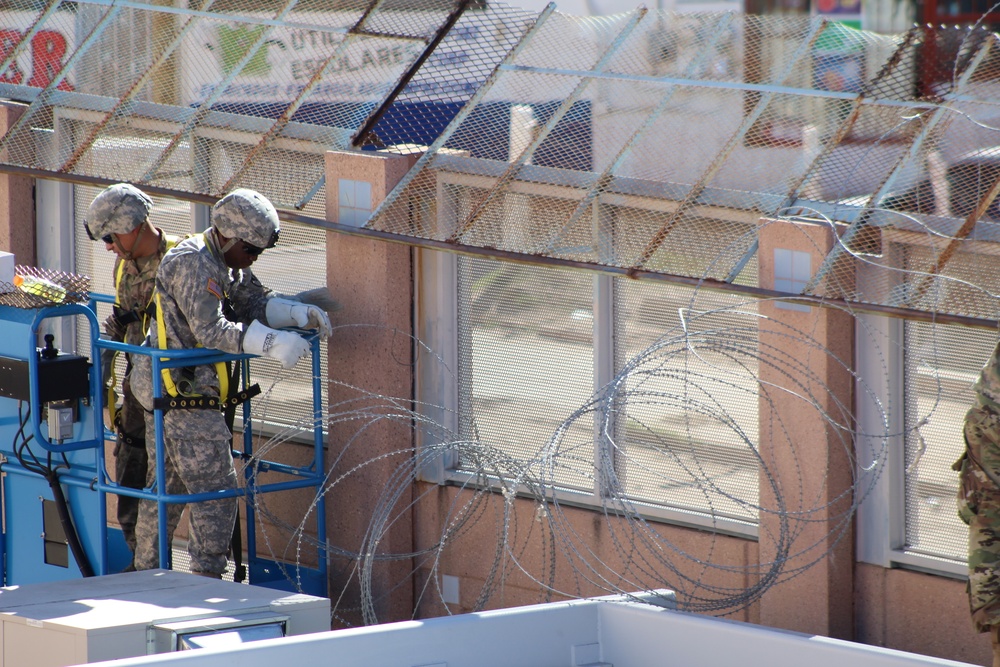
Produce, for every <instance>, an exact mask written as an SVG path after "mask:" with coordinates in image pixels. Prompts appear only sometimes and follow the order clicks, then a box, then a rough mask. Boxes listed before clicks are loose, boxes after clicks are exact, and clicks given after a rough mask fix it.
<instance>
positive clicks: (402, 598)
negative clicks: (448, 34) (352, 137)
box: [326, 152, 419, 625]
mask: <svg viewBox="0 0 1000 667" xmlns="http://www.w3.org/2000/svg"><path fill="white" fill-rule="evenodd" d="M418 157H419V155H406V156H400V155H397V154H390V153H382V152H358V153H347V152H344V153H341V152H330V153H327V154H326V187H327V194H326V207H327V208H326V217H327V220H331V221H333V222H340V223H341V224H352V225H356V226H360V225H361V224H363V222H364V220H365V219H366V218H367V215H366V213H365V211H366V210H370V209H374V208H375V207H376V206H378V204H379V203H380V202H381V201H382V200H383V199H385V197H386V195H387V194H388V193H389V191H390V190H391V189H392V188H393V186H395V185H396V183H398V182H399V180H400V179H401V178H402V177H403V176H404V175H405V174H406V172H407V171H408V170H409V169H410V168H411V167H412V166H413V164H414V163H415V162H416V160H417V158H418ZM342 179H343V180H342ZM342 193H343V201H342V196H341V195H342ZM327 285H328V287H329V288H330V291H331V293H332V294H333V296H334V298H336V299H337V300H338V301H340V303H341V304H342V305H343V308H342V309H341V310H340V311H339V312H338V313H337V314H336V316H335V322H334V326H335V330H334V333H333V336H331V338H330V343H329V346H330V347H329V378H330V383H329V399H328V400H329V403H328V404H329V405H330V406H331V412H333V413H335V414H340V415H343V414H347V413H353V418H351V419H343V420H338V419H334V420H332V422H331V425H330V430H329V440H328V448H329V451H328V461H330V462H331V465H333V467H334V470H333V478H337V477H338V476H339V475H344V474H346V473H348V471H350V474H349V475H348V476H347V477H345V478H344V479H343V481H340V482H338V483H337V484H335V485H334V486H333V488H332V489H331V491H330V492H329V493H328V494H327V503H328V504H327V508H328V509H327V515H328V517H329V519H328V536H329V540H330V542H331V543H332V544H334V545H336V546H337V547H339V548H342V549H345V550H348V551H350V552H358V551H360V550H362V549H366V550H369V551H374V553H375V554H379V553H391V554H405V553H408V552H410V551H412V549H413V536H412V530H413V529H412V523H413V522H412V518H411V516H410V515H411V511H410V509H409V503H410V498H411V490H410V489H409V488H407V489H406V490H405V492H402V493H401V494H400V495H399V497H398V500H396V502H395V503H394V504H393V505H392V507H391V508H389V509H388V510H387V508H386V507H383V506H382V503H383V502H384V500H385V495H384V494H386V493H387V492H393V491H397V490H398V489H399V488H400V485H401V484H405V483H407V480H409V479H410V476H409V472H408V466H409V465H410V464H411V463H412V454H411V451H412V447H413V429H412V428H411V425H410V423H409V420H408V419H405V417H404V418H403V419H401V420H398V419H388V420H378V419H377V417H376V415H379V414H382V413H384V412H386V410H385V409H384V408H385V406H386V405H387V402H386V401H385V400H384V399H382V398H380V397H382V396H384V397H392V398H396V399H402V400H403V401H404V404H403V407H404V408H409V407H410V405H409V401H410V399H411V396H412V386H413V374H412V370H413V369H412V332H413V322H412V307H413V261H412V251H411V249H410V247H409V246H406V245H403V244H397V243H386V242H383V241H377V240H372V239H365V238H358V237H352V236H347V235H344V234H336V233H333V232H331V233H329V234H328V235H327ZM390 411H391V412H396V413H399V412H400V411H399V410H390ZM380 455H385V456H384V457H383V458H382V459H379V458H378V457H379V456H380ZM368 462H371V463H368ZM356 466H360V467H357V468H356ZM380 511H381V512H382V515H381V516H382V518H383V523H381V524H378V525H380V526H381V527H383V528H384V530H382V531H379V533H380V534H377V535H373V534H370V533H369V532H368V531H369V528H370V527H371V526H372V523H373V519H375V518H377V517H376V516H375V515H376V513H378V512H380ZM386 511H387V514H388V517H391V518H386ZM375 539H377V540H378V543H377V544H375V543H374V542H373V540H375ZM372 564H373V569H372V577H371V582H370V586H371V589H370V594H371V595H372V597H373V598H374V602H375V604H374V611H375V613H376V614H377V615H378V620H379V621H383V622H384V621H393V620H401V619H409V618H411V615H412V610H413V597H412V585H411V583H410V582H409V578H410V573H411V571H412V563H411V562H410V561H409V560H400V561H389V562H385V561H379V560H377V556H376V560H374V561H372ZM362 565H363V563H357V562H352V561H349V560H347V559H344V558H339V557H337V556H336V555H334V556H333V558H332V560H331V580H332V581H331V586H330V590H341V589H342V588H343V587H344V585H345V584H350V587H349V591H350V592H349V594H350V595H355V594H358V593H359V589H358V585H357V584H358V577H359V576H361V575H360V570H361V566H362ZM400 584H402V585H400ZM341 606H342V607H351V606H353V605H352V604H350V603H346V602H345V601H341ZM346 620H348V621H350V622H352V623H360V622H361V619H360V618H351V619H346ZM334 624H335V625H336V624H337V621H336V620H335V621H334Z"/></svg>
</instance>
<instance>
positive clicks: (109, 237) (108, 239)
mask: <svg viewBox="0 0 1000 667" xmlns="http://www.w3.org/2000/svg"><path fill="white" fill-rule="evenodd" d="M83 228H84V229H86V230H87V236H89V237H90V240H91V241H96V240H97V237H96V236H94V232H92V231H90V225H88V224H87V221H86V220H84V221H83ZM101 240H102V241H104V242H105V243H109V244H110V243H114V242H115V237H114V236H112V235H111V234H105V235H104V236H102V237H101Z"/></svg>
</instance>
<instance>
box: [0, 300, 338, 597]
mask: <svg viewBox="0 0 1000 667" xmlns="http://www.w3.org/2000/svg"><path fill="white" fill-rule="evenodd" d="M98 303H114V299H113V298H112V297H110V296H107V295H102V294H91V301H90V303H89V304H87V305H82V304H65V305H59V306H52V307H48V308H42V309H39V310H38V312H37V314H36V316H35V318H34V320H33V322H32V324H31V332H32V334H33V335H34V336H33V340H34V339H36V338H37V335H38V332H39V329H40V326H41V323H42V322H43V321H44V320H46V319H51V318H60V317H69V316H83V317H84V318H86V319H87V321H88V323H89V326H90V334H91V335H90V343H91V359H92V363H93V368H92V372H91V374H90V399H91V400H90V402H89V409H90V410H91V411H92V412H93V432H92V433H89V432H88V433H82V434H81V439H79V440H72V441H65V442H60V443H53V442H51V441H50V440H49V438H48V436H47V434H45V433H43V432H42V429H41V422H42V420H41V419H40V418H37V419H33V420H32V423H31V429H32V435H33V437H34V439H35V440H36V441H37V442H38V443H39V444H40V445H41V446H42V447H43V448H44V449H46V450H48V451H49V452H59V453H67V452H72V451H78V450H82V449H87V448H92V449H95V450H97V451H98V452H103V447H104V444H105V442H106V441H109V440H114V438H115V433H114V432H113V431H110V430H108V429H107V427H106V426H105V424H104V393H105V391H106V389H105V387H104V383H103V377H104V376H103V372H102V367H101V364H102V360H101V351H102V350H105V349H108V350H113V351H116V352H120V353H127V354H143V355H147V356H150V357H151V358H152V376H153V378H157V379H159V378H161V377H162V375H161V370H163V369H168V368H177V367H182V366H196V365H205V364H215V363H217V362H232V363H240V364H242V368H241V371H242V372H241V374H240V377H241V378H242V383H243V387H246V386H248V385H249V381H248V379H249V370H250V367H249V360H250V359H251V358H254V356H255V355H250V354H227V353H223V352H219V351H217V350H206V349H196V350H161V349H155V348H149V347H142V346H135V345H128V344H125V343H120V342H116V341H111V340H107V339H103V338H101V337H100V326H99V324H98V320H97V314H96V313H97V304H98ZM301 333H302V334H303V336H304V337H306V338H307V340H309V343H310V349H311V352H312V357H311V358H312V376H313V424H312V426H313V428H312V431H313V449H314V452H313V457H312V461H311V463H310V464H309V465H306V466H294V465H289V464H287V463H282V462H279V461H270V460H264V459H260V460H257V461H253V437H254V434H253V428H252V414H251V401H250V400H247V401H245V402H244V403H243V404H242V409H243V424H244V428H243V449H242V450H236V449H234V450H233V455H234V456H235V457H238V458H240V459H241V460H244V461H253V464H252V465H246V466H244V477H245V482H246V483H245V486H244V487H242V488H239V487H238V488H232V489H224V490H220V491H215V492H210V493H193V494H169V493H163V492H162V491H161V490H163V489H165V488H166V473H165V470H164V465H163V462H164V460H165V456H164V443H163V411H162V410H160V409H156V410H155V411H154V413H155V419H154V421H155V425H156V433H155V445H156V481H155V484H154V485H153V486H151V487H148V488H144V489H133V488H129V487H125V486H121V485H120V484H118V483H117V482H115V481H114V480H113V479H112V476H111V475H109V474H108V471H107V467H106V464H105V458H104V456H103V455H98V456H96V457H95V458H96V461H95V469H94V470H91V469H89V468H88V467H87V466H82V467H73V466H69V467H67V468H63V469H61V470H60V471H59V474H60V480H61V481H62V483H64V484H66V485H69V486H76V487H85V488H89V489H91V490H93V491H95V492H96V493H98V494H100V497H101V502H99V505H100V507H101V509H102V513H103V514H104V516H102V517H101V525H102V526H104V530H105V535H104V539H103V540H102V542H103V544H102V545H100V547H99V551H100V553H99V554H98V555H99V561H100V565H99V567H95V570H97V573H98V574H107V573H108V554H107V534H106V531H107V521H106V511H105V510H104V507H105V503H104V502H103V500H104V497H105V495H106V494H108V493H111V494H116V495H120V496H130V497H133V498H141V499H145V500H150V501H153V502H156V503H157V506H158V510H159V512H158V517H159V525H158V530H159V560H160V567H163V568H169V567H170V545H169V544H168V542H167V511H166V509H167V505H168V504H170V503H196V502H202V501H206V500H214V499H219V498H228V497H246V498H248V501H247V503H246V506H247V517H246V526H247V531H246V535H247V553H248V562H249V563H250V565H251V575H252V572H253V565H254V562H255V561H257V560H259V559H258V557H257V554H256V536H255V532H254V525H255V522H254V518H255V511H254V503H253V502H252V500H251V499H252V498H253V497H254V496H255V495H257V494H263V493H273V492H279V491H289V490H296V489H313V491H314V493H315V494H316V502H315V503H314V507H315V512H316V531H317V536H316V537H317V544H318V545H320V546H319V547H318V553H317V565H318V567H317V569H316V571H315V578H316V580H317V581H318V582H322V586H323V588H324V590H323V591H322V592H318V591H308V592H314V593H316V594H319V595H325V594H326V592H325V585H326V576H327V558H326V553H325V548H324V546H323V545H325V544H326V504H325V501H324V498H323V493H322V487H323V483H324V480H325V465H324V457H323V421H322V415H323V403H322V381H323V376H322V369H321V363H320V354H319V337H318V335H317V334H315V333H308V332H301ZM27 357H28V369H29V373H30V377H31V378H33V379H34V378H37V377H38V364H39V360H38V355H36V354H28V355H27ZM153 396H154V399H156V398H161V397H163V387H162V381H156V382H154V384H153ZM29 409H30V410H31V411H32V414H35V415H41V414H42V411H41V402H40V399H39V388H38V383H37V382H36V381H34V380H33V381H32V382H31V383H30V406H29ZM148 437H149V434H147V438H148ZM4 469H5V470H7V471H10V472H15V473H20V472H23V473H24V474H34V473H32V472H31V471H30V470H27V469H25V468H23V466H20V465H18V464H17V463H16V462H14V461H11V462H8V463H6V464H5V466H4ZM263 472H276V473H279V474H284V475H288V476H291V477H293V478H294V479H291V480H287V481H281V482H271V483H261V480H260V479H258V475H259V473H263ZM299 567H301V566H299ZM251 583H255V582H253V581H252V576H251Z"/></svg>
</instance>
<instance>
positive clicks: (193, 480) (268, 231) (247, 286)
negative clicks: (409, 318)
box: [133, 189, 330, 577]
mask: <svg viewBox="0 0 1000 667" xmlns="http://www.w3.org/2000/svg"><path fill="white" fill-rule="evenodd" d="M278 234H279V224H278V215H277V212H276V211H275V209H274V206H272V205H271V202H269V201H268V200H267V199H266V198H264V197H263V196H262V195H260V194H258V193H256V192H254V191H252V190H245V189H239V190H235V191H233V192H231V193H230V194H228V195H226V196H225V197H223V198H222V199H220V200H219V201H218V202H217V203H216V205H215V206H214V207H213V208H212V228H211V229H209V230H208V231H206V232H205V233H204V234H199V235H196V236H193V237H191V238H189V239H186V240H185V241H183V242H181V243H179V244H178V245H177V246H175V247H174V248H173V249H171V250H170V251H169V252H168V253H167V255H166V256H165V257H164V258H163V261H162V262H161V263H160V269H159V272H158V273H157V277H156V291H157V296H156V298H157V299H158V300H159V305H158V307H157V309H156V316H155V318H154V321H153V322H152V323H151V324H150V327H149V336H148V338H147V343H146V344H147V345H149V346H151V347H154V348H157V347H160V348H167V349H194V348H197V347H204V348H212V349H216V350H220V351H223V352H229V353H234V354H235V353H242V352H247V353H251V354H263V355H267V356H269V357H272V358H274V359H277V360H278V361H280V362H281V364H282V366H283V367H284V368H286V369H287V368H291V367H292V366H294V365H295V363H296V362H297V361H298V360H299V359H300V358H301V357H302V356H304V355H306V354H307V353H308V351H309V344H308V342H306V340H305V339H303V338H302V337H301V336H300V335H299V334H297V333H294V332H290V331H279V330H278V329H275V328H271V327H286V326H297V327H302V328H314V329H318V330H319V332H320V334H321V335H322V336H324V337H326V336H327V335H329V333H330V320H329V318H328V317H327V315H326V313H325V312H323V311H322V310H320V309H319V308H317V307H316V306H312V305H305V304H303V303H300V302H297V301H292V300H289V299H284V298H280V297H278V296H275V295H273V294H271V293H270V291H269V290H268V289H267V288H265V287H264V286H263V285H261V283H260V282H259V281H258V280H257V278H256V277H255V276H254V275H253V274H252V273H251V272H250V270H249V268H250V266H251V265H252V264H253V262H254V261H255V260H256V259H257V257H258V256H259V255H260V254H261V253H262V252H263V251H264V249H266V248H271V247H274V245H275V244H276V243H277V241H278ZM264 322H267V325H265V324H264ZM137 356H138V355H137ZM154 381H156V382H161V383H162V384H161V386H162V387H163V388H164V393H163V396H167V395H168V394H169V393H170V391H171V387H173V389H174V391H175V392H176V394H177V395H182V396H187V397H213V398H218V397H219V396H220V380H219V375H218V370H217V368H216V366H215V365H201V366H194V367H189V368H175V369H171V370H168V371H166V372H165V373H164V376H163V377H162V378H153V377H152V374H151V359H150V357H148V356H145V355H143V356H142V359H141V361H137V363H136V369H135V379H134V380H133V386H134V388H135V391H136V394H137V396H138V398H139V400H140V401H141V402H142V404H143V406H144V407H145V408H146V410H147V413H146V424H147V426H146V428H147V430H148V432H149V433H153V432H154V428H155V427H154V421H153V413H152V410H153V408H154V404H153V397H152V383H153V382H154ZM140 383H141V386H140ZM235 389H236V388H235V387H234V388H232V390H233V391H235ZM230 393H232V392H230ZM231 439H232V435H231V433H230V432H229V429H228V427H227V425H226V421H225V416H224V414H223V413H222V412H221V411H220V410H219V409H218V408H215V409H181V408H173V409H168V410H166V411H164V414H163V443H164V453H165V461H164V468H165V473H166V487H167V488H166V492H167V493H170V494H195V493H207V492H212V491H219V490H225V489H231V488H235V486H236V470H235V468H234V466H233V458H232V448H231ZM147 448H148V451H149V457H150V460H151V461H154V460H155V456H156V449H155V438H150V439H149V440H148V442H147ZM155 479H156V477H155V466H150V478H149V483H150V484H151V485H152V484H153V482H154V481H155ZM188 507H189V511H190V536H189V538H190V539H189V542H188V551H189V553H190V555H191V571H192V572H194V573H195V574H201V575H205V576H211V577H221V576H222V573H223V572H225V570H226V566H227V564H228V559H227V552H228V550H229V545H230V541H231V539H232V535H233V526H234V521H235V519H236V507H237V500H236V498H220V499H217V500H209V501H204V502H198V503H191V504H190V505H188ZM177 518H178V517H177V516H175V514H174V512H170V513H169V516H168V534H169V535H172V534H173V529H174V527H175V526H176V519H177ZM136 537H137V550H136V560H135V565H136V568H137V569H140V570H142V569H151V568H156V567H159V565H160V563H159V552H158V530H157V505H156V503H155V502H153V501H147V500H143V501H142V503H141V504H140V507H139V524H138V527H137V529H136Z"/></svg>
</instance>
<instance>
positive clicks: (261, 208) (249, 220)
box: [212, 188, 281, 248]
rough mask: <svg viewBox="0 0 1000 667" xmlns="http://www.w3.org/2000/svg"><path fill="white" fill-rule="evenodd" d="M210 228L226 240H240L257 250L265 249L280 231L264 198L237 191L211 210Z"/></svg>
mask: <svg viewBox="0 0 1000 667" xmlns="http://www.w3.org/2000/svg"><path fill="white" fill-rule="evenodd" d="M212 226H213V227H215V228H216V229H218V230H219V232H220V233H221V234H222V235H223V236H226V237H227V238H231V239H233V238H235V239H240V240H241V241H246V242H247V243H249V244H251V245H255V246H257V247H258V248H267V247H269V246H270V245H271V239H272V237H273V235H274V233H275V232H277V231H279V230H280V229H281V225H280V223H279V222H278V212H277V210H275V208H274V205H273V204H272V203H271V202H270V201H268V200H267V199H266V198H265V197H264V196H263V195H261V194H259V193H257V192H254V191H253V190H247V189H245V188H240V189H237V190H233V191H232V192H230V193H229V194H227V195H226V196H225V197H223V198H222V199H220V200H219V201H217V202H216V203H215V206H213V207H212Z"/></svg>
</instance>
